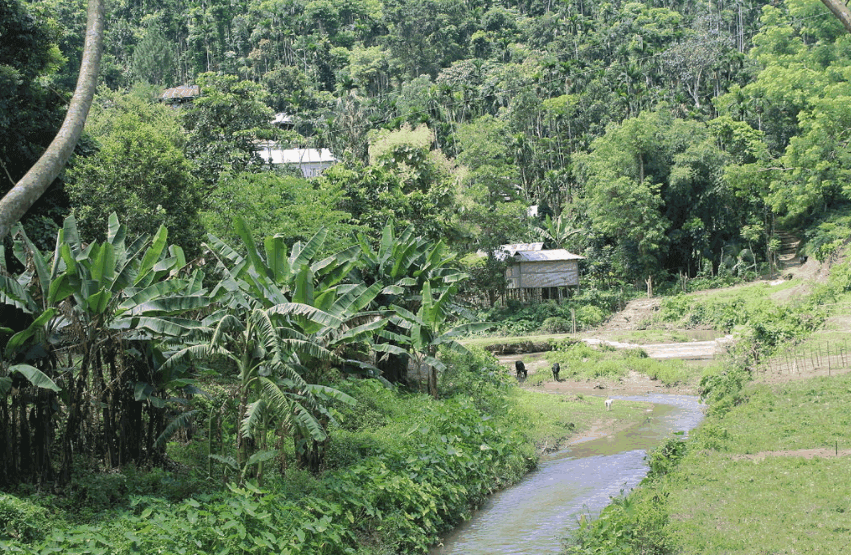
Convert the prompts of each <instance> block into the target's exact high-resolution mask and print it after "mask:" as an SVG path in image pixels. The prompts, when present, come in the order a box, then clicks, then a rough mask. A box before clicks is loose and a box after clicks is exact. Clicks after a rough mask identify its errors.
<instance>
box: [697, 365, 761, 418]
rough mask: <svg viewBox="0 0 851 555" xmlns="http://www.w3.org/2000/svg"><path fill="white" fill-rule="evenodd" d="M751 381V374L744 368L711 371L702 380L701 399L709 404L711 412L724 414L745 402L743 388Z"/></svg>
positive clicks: (699, 389)
mask: <svg viewBox="0 0 851 555" xmlns="http://www.w3.org/2000/svg"><path fill="white" fill-rule="evenodd" d="M750 379H751V373H750V372H749V371H748V370H746V369H744V368H730V369H727V370H725V369H723V368H722V369H719V368H715V369H712V370H709V371H707V373H705V374H704V375H703V377H702V378H701V379H700V386H699V388H698V391H699V393H700V398H701V400H703V401H704V402H707V403H709V405H710V407H711V409H710V410H711V412H713V413H715V414H723V413H725V412H728V411H729V410H730V409H731V408H733V407H735V406H736V405H740V404H741V403H743V402H744V398H743V397H742V388H743V387H744V385H745V384H746V383H747V382H749V381H750Z"/></svg>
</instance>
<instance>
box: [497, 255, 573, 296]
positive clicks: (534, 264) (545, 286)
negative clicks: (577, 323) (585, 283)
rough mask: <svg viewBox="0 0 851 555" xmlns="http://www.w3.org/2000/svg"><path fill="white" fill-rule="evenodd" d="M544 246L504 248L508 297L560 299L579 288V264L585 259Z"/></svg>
mask: <svg viewBox="0 0 851 555" xmlns="http://www.w3.org/2000/svg"><path fill="white" fill-rule="evenodd" d="M543 246H544V244H543V243H521V244H512V245H503V246H502V250H503V252H504V253H505V257H506V258H509V259H510V260H509V266H508V269H507V270H506V271H505V279H506V281H507V282H508V290H507V294H508V297H509V298H513V299H517V300H521V301H543V300H549V299H554V300H561V299H563V298H566V297H567V296H568V294H569V288H570V287H577V286H579V261H580V260H584V259H585V257H584V256H579V255H578V254H572V253H570V252H567V251H566V250H565V249H551V250H544V249H543Z"/></svg>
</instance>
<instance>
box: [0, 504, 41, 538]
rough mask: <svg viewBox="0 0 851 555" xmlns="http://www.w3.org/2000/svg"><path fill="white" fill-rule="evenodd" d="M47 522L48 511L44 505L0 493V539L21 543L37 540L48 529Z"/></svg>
mask: <svg viewBox="0 0 851 555" xmlns="http://www.w3.org/2000/svg"><path fill="white" fill-rule="evenodd" d="M48 522H49V516H48V511H47V509H45V508H44V507H40V506H38V505H36V504H34V503H32V502H30V501H26V500H23V499H18V498H17V497H13V496H11V495H6V494H0V539H5V540H10V539H15V540H19V541H21V542H23V543H30V542H32V541H35V540H39V539H41V538H42V537H43V536H44V532H45V530H47V529H48Z"/></svg>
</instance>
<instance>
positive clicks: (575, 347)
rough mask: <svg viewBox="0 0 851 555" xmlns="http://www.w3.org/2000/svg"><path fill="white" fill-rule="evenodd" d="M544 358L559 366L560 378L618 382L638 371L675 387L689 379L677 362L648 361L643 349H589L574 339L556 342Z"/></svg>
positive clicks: (597, 347)
mask: <svg viewBox="0 0 851 555" xmlns="http://www.w3.org/2000/svg"><path fill="white" fill-rule="evenodd" d="M546 359H547V361H548V362H549V363H550V364H552V363H556V362H558V363H559V365H560V367H561V372H560V374H559V377H560V378H561V379H572V380H575V379H586V380H591V379H601V378H605V379H618V378H624V377H626V376H627V375H629V373H630V372H638V373H640V374H644V375H646V376H648V377H649V378H650V379H653V380H659V381H661V382H662V383H664V384H665V385H676V384H678V383H683V382H685V381H687V380H689V378H690V377H691V373H690V372H689V371H688V367H687V365H686V363H685V362H683V361H681V360H656V359H651V358H649V357H648V356H647V353H646V352H645V351H644V350H643V349H615V348H614V347H611V346H608V345H606V344H600V345H596V346H592V345H588V344H587V343H585V342H582V341H579V342H577V341H574V340H564V341H561V342H560V343H558V344H557V346H556V349H555V350H553V351H550V352H548V353H547V354H546ZM538 376H540V377H538ZM550 378H551V376H547V375H546V373H539V374H537V375H536V376H532V377H531V378H530V379H531V380H533V382H532V383H534V380H545V379H550Z"/></svg>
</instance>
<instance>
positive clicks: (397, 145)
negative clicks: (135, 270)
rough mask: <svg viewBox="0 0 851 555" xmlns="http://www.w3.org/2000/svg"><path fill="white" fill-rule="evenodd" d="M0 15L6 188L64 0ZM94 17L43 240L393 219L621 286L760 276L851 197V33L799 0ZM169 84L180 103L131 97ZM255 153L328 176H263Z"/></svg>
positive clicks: (470, 247)
mask: <svg viewBox="0 0 851 555" xmlns="http://www.w3.org/2000/svg"><path fill="white" fill-rule="evenodd" d="M0 5H2V10H3V14H2V15H3V17H2V21H3V24H2V25H3V30H2V36H3V37H4V40H3V43H2V46H0V48H2V51H0V63H2V65H0V67H2V72H0V79H2V86H0V89H2V90H3V91H4V92H3V93H2V97H0V102H2V106H1V108H2V109H0V115H2V118H0V125H2V127H3V131H4V132H3V133H2V138H0V161H2V164H3V174H4V176H3V177H4V179H3V183H4V186H3V188H2V189H3V190H6V189H8V188H9V187H10V186H11V183H12V182H14V181H15V180H17V179H18V178H19V177H20V176H21V175H22V173H23V171H24V170H25V168H26V167H28V164H30V163H31V162H32V160H33V159H34V158H35V157H36V156H37V155H38V153H39V151H40V148H41V147H42V146H43V145H44V144H46V141H47V140H49V137H50V133H51V130H52V129H54V128H55V126H56V125H58V123H57V122H58V120H59V118H60V117H61V113H62V106H63V101H64V100H65V99H66V98H67V97H68V94H69V90H70V89H71V87H72V85H73V82H74V78H75V76H76V71H77V68H78V66H79V58H80V51H81V47H82V41H83V25H84V18H85V16H84V14H85V6H84V3H83V2H79V1H77V2H69V1H67V0H45V1H39V2H20V1H19V0H3V2H2V4H0ZM107 21H108V29H107V35H106V39H105V40H106V44H105V58H104V63H103V68H102V88H101V92H100V94H99V97H98V99H96V107H95V110H94V112H93V113H92V114H91V116H90V121H89V125H88V127H87V132H88V135H87V138H86V139H85V140H84V141H83V142H82V143H81V144H80V145H79V147H78V149H77V156H76V159H75V160H73V162H72V164H71V166H72V167H71V169H70V170H69V171H68V172H66V173H65V174H64V175H63V177H62V182H61V183H58V184H57V185H56V186H55V187H54V188H53V189H52V191H51V193H50V194H49V195H48V196H47V198H45V199H43V201H42V202H41V203H40V206H39V207H38V208H37V209H36V210H34V211H33V212H32V213H31V215H30V216H29V218H28V223H27V225H28V230H29V232H30V235H31V236H32V237H33V238H34V240H36V242H37V243H39V242H40V241H41V242H42V243H43V244H44V245H45V246H47V245H50V242H51V241H52V237H53V234H54V230H55V229H56V225H57V224H60V223H61V220H62V218H63V217H64V216H65V215H66V214H67V213H68V212H69V211H73V213H74V214H75V215H76V216H77V218H78V220H79V222H80V225H81V228H82V229H83V230H85V231H86V232H91V233H94V232H95V230H100V231H99V232H102V230H103V229H105V222H106V218H107V216H108V214H109V213H110V211H112V210H115V211H117V212H118V214H119V215H120V216H121V218H122V221H123V222H126V223H127V225H128V226H129V228H130V230H131V231H139V232H143V231H144V232H152V231H154V230H155V229H156V227H157V226H158V225H159V224H161V223H165V224H166V225H168V226H169V227H170V228H171V229H173V230H174V231H175V233H179V236H178V235H173V238H174V239H175V240H176V241H177V242H178V243H180V244H181V245H183V246H184V247H186V248H187V249H188V251H189V252H191V253H195V252H198V248H199V247H198V245H199V244H200V241H201V239H202V238H203V234H204V232H205V231H212V232H215V233H217V234H219V235H222V236H226V235H227V234H228V233H229V231H228V228H229V226H230V219H231V218H232V216H233V215H236V214H239V215H242V216H243V217H245V218H246V219H248V220H249V221H250V223H251V224H252V225H253V227H254V228H255V229H257V230H258V233H260V234H265V233H280V234H283V235H285V236H286V237H288V240H289V242H290V243H292V242H293V241H295V240H297V239H304V238H307V237H309V236H310V235H311V234H312V233H313V232H314V231H315V230H316V229H317V228H318V227H319V226H320V225H325V226H329V227H330V228H331V229H332V234H333V235H334V236H336V237H338V238H340V239H341V240H343V238H344V237H347V236H349V234H350V232H351V231H352V230H354V229H357V230H361V231H364V230H369V229H371V230H373V231H372V233H377V230H379V229H381V228H382V227H383V224H384V223H385V222H386V221H387V220H388V218H393V219H394V221H395V222H396V223H397V226H398V227H399V229H402V228H404V227H405V226H407V225H408V224H413V225H414V226H415V228H416V230H417V232H418V233H420V234H422V235H423V236H426V237H429V238H432V239H436V238H443V239H445V240H446V241H447V242H448V243H449V244H450V246H452V247H453V248H454V249H455V250H457V251H458V252H460V253H462V254H463V253H467V252H474V251H476V250H479V249H488V248H492V247H493V246H494V245H498V244H501V243H505V242H518V241H523V240H534V239H537V238H538V237H540V236H541V234H540V232H538V233H536V231H535V229H536V228H538V229H539V231H540V230H541V229H544V230H546V231H547V232H548V233H545V234H544V237H548V240H549V241H550V242H551V243H553V244H556V245H558V246H564V247H567V248H568V249H570V250H571V251H572V252H576V253H579V254H583V255H585V256H587V257H588V259H589V263H588V267H587V268H586V270H585V271H586V272H587V273H588V276H589V277H591V278H599V279H602V280H604V281H606V282H609V283H611V282H612V281H614V282H627V283H643V280H644V279H646V278H647V277H648V276H650V275H654V276H656V277H657V279H659V278H661V279H664V278H665V276H666V275H671V274H673V275H676V274H678V273H680V274H687V275H688V276H695V275H700V274H703V275H708V274H715V273H718V272H721V273H723V272H730V273H739V274H744V273H745V272H747V271H749V270H751V271H753V270H757V269H758V268H759V266H758V265H759V264H761V263H766V262H769V263H770V262H771V261H772V260H773V259H774V257H775V256H776V252H777V250H778V248H779V244H780V242H779V239H778V236H777V232H778V231H779V230H781V229H787V230H792V231H796V230H801V229H808V228H813V227H814V226H815V225H816V224H818V223H820V222H821V221H822V220H824V219H827V218H829V217H830V215H831V212H832V211H833V210H834V209H836V208H837V207H838V206H840V205H842V204H843V203H845V202H847V200H848V198H849V194H851V192H849V190H848V186H847V185H846V181H847V179H846V176H847V172H848V168H846V166H847V165H848V164H849V160H848V147H847V141H846V138H845V137H846V134H847V129H848V127H849V126H848V121H847V120H848V118H849V117H851V116H849V114H848V113H847V110H846V109H845V106H846V105H847V104H848V103H847V102H846V100H847V96H848V95H849V85H848V82H847V78H846V75H847V71H848V70H847V67H848V63H849V62H848V60H849V56H848V55H847V54H848V49H849V38H848V37H847V36H846V35H847V33H846V32H845V31H844V30H843V29H842V27H841V25H840V23H839V22H838V21H837V20H836V19H835V18H834V17H833V16H832V15H831V14H830V13H829V12H828V11H827V10H826V9H825V8H824V6H822V5H821V4H820V3H819V2H818V1H816V0H791V1H788V2H785V3H782V4H773V5H767V4H763V3H761V2H735V3H729V4H728V3H724V2H717V3H709V2H676V1H675V2H646V3H641V2H613V3H609V2H605V3H604V2H584V1H566V2H550V1H547V2H537V1H528V2H527V1H522V2H513V1H504V2H454V1H432V0H428V1H420V0H416V1H413V0H401V1H384V2H382V1H378V0H375V1H371V0H363V1H361V0H352V1H346V2H331V1H328V0H315V1H298V0H284V1H277V0H269V1H264V2H221V1H218V0H215V1H209V2H207V1H205V2H194V1H191V2H187V1H182V0H176V1H173V2H158V1H146V2H123V1H121V2H113V3H110V4H109V6H108V14H107ZM181 84H192V85H196V84H197V85H200V86H201V90H202V96H201V98H199V99H197V100H196V101H195V102H192V103H187V105H185V106H183V107H182V108H181V109H179V110H175V109H172V108H167V107H166V106H165V105H163V104H161V103H158V102H156V101H155V100H154V99H156V98H157V97H158V96H159V94H160V93H161V92H162V90H163V89H164V88H166V87H171V86H175V85H181ZM274 113H284V114H286V115H288V116H290V117H291V118H292V121H293V123H294V125H293V126H292V127H287V128H283V129H282V128H275V127H273V126H272V125H271V123H270V122H271V120H272V117H273V114H274ZM259 139H275V140H278V141H281V142H282V144H283V145H284V146H291V147H304V146H312V147H329V148H330V149H331V150H332V152H333V154H334V155H335V156H336V157H337V158H338V159H339V160H342V163H340V164H338V165H336V166H335V167H333V168H332V169H330V170H329V171H327V172H326V173H325V174H324V176H323V177H322V178H321V179H318V180H314V181H312V182H311V183H310V184H308V183H307V182H305V181H304V180H302V179H300V177H299V176H292V175H289V176H287V175H281V174H280V173H272V174H270V172H269V171H268V167H266V166H264V165H263V164H261V163H259V159H258V158H257V155H256V153H255V152H254V150H255V148H256V147H255V146H254V145H255V142H256V141H257V140H259ZM111 191H124V192H126V194H121V195H113V194H110V192H111ZM281 199H283V201H282V200H281ZM530 206H536V207H537V216H533V217H528V216H527V214H529V212H528V208H529V207H530ZM547 216H550V217H551V221H550V222H549V223H547V221H546V217H547ZM831 225H833V227H831V228H830V229H827V230H826V231H824V232H822V233H819V232H813V233H812V234H811V235H812V236H811V237H810V238H811V239H812V240H813V241H812V254H816V255H818V256H819V257H825V256H828V255H829V254H830V252H831V249H832V248H834V247H835V245H834V241H835V240H836V234H835V233H834V234H831V233H832V231H835V225H834V224H831ZM840 227H841V228H843V229H844V227H845V226H844V224H842V223H841V222H840ZM259 230H262V231H259ZM832 245H833V246H832ZM485 273H486V272H485ZM487 283H488V281H487V279H485V278H482V280H480V286H482V287H486V286H487Z"/></svg>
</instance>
